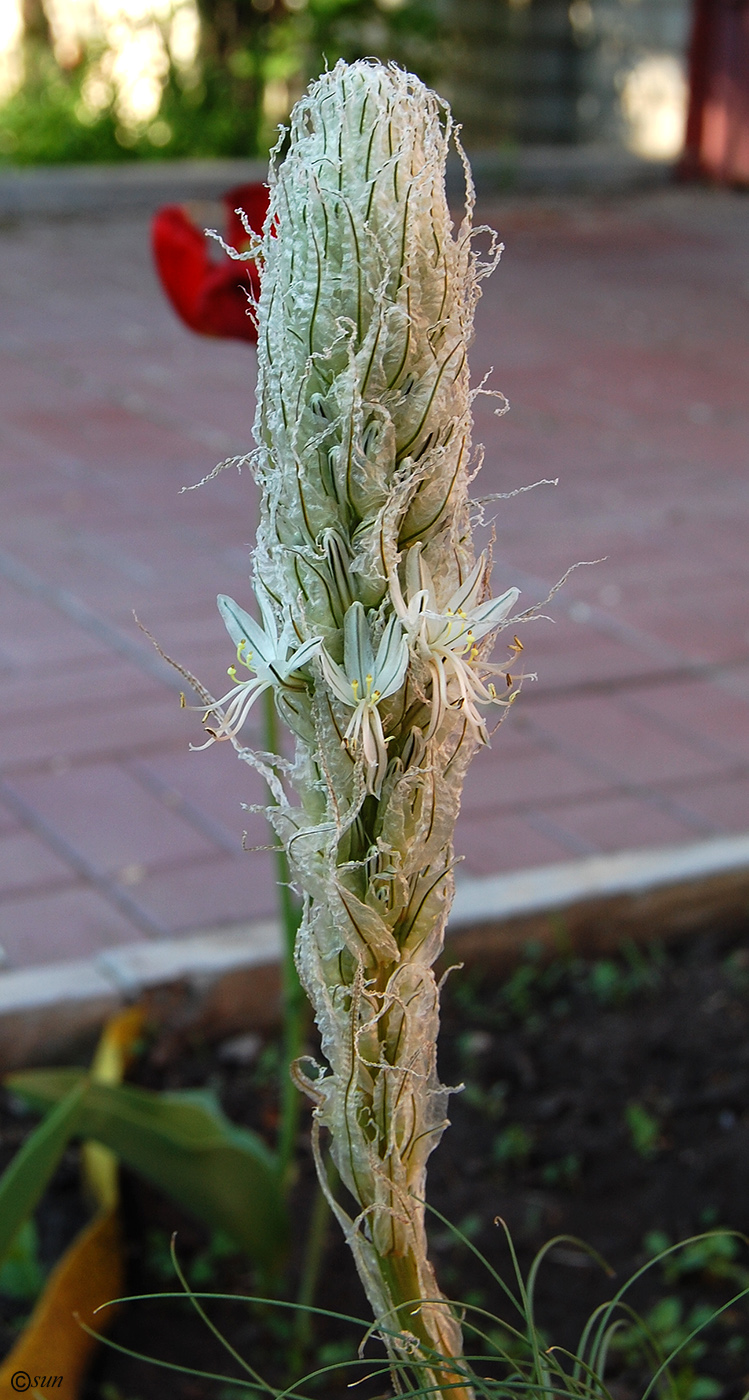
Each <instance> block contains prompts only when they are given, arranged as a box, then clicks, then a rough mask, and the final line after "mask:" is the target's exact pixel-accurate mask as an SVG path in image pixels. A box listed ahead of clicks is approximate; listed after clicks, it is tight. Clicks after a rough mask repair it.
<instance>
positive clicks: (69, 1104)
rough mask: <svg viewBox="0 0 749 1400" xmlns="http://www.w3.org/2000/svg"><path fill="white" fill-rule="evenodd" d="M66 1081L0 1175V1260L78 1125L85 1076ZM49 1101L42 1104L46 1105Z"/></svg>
mask: <svg viewBox="0 0 749 1400" xmlns="http://www.w3.org/2000/svg"><path fill="white" fill-rule="evenodd" d="M77 1081H78V1082H77V1083H75V1084H68V1085H66V1086H65V1088H63V1089H62V1092H61V1093H60V1094H58V1095H57V1096H56V1097H55V1098H54V1099H53V1100H51V1104H52V1105H54V1106H53V1107H52V1112H51V1113H50V1114H49V1115H48V1117H47V1118H45V1119H44V1122H42V1123H40V1124H39V1127H38V1128H36V1129H35V1130H34V1132H33V1133H32V1134H31V1136H30V1137H28V1138H27V1139H26V1141H25V1143H24V1144H23V1147H22V1148H20V1150H19V1151H18V1152H17V1153H16V1155H15V1157H14V1158H13V1161H12V1162H11V1163H10V1166H8V1167H7V1168H6V1170H5V1172H4V1173H3V1176H2V1177H1V1178H0V1260H2V1259H4V1258H5V1256H6V1254H7V1253H8V1250H9V1248H10V1245H11V1244H12V1243H13V1240H14V1238H15V1236H16V1234H17V1232H18V1230H20V1228H21V1226H22V1225H23V1223H24V1221H25V1220H27V1219H28V1217H29V1216H30V1215H31V1212H32V1211H33V1210H34V1207H35V1206H36V1203H37V1201H38V1200H39V1198H40V1196H41V1195H42V1192H43V1191H44V1188H45V1186H46V1185H47V1182H48V1181H49V1179H50V1177H51V1176H52V1173H53V1172H54V1170H55V1168H56V1166H57V1163H58V1162H59V1160H60V1158H61V1157H62V1154H63V1152H64V1151H65V1148H66V1147H67V1144H68V1142H69V1141H70V1138H71V1137H72V1135H73V1133H74V1132H75V1131H76V1130H77V1128H78V1123H79V1118H80V1111H81V1105H82V1100H83V1094H84V1090H85V1075H84V1074H82V1073H79V1074H77ZM49 1106H50V1101H48V1102H47V1103H46V1104H45V1105H44V1107H45V1108H46V1107H49Z"/></svg>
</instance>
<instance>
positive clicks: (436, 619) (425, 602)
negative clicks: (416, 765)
mask: <svg viewBox="0 0 749 1400" xmlns="http://www.w3.org/2000/svg"><path fill="white" fill-rule="evenodd" d="M485 572H486V559H485V556H484V555H483V554H482V555H481V557H480V558H479V559H478V560H477V561H476V564H475V566H474V568H473V570H472V571H471V574H470V575H469V577H468V578H467V579H466V581H465V583H464V584H462V585H461V587H460V588H457V589H456V590H455V592H454V593H453V594H452V595H451V596H450V598H448V600H447V603H446V604H445V606H444V608H440V607H439V605H438V603H437V595H436V589H435V586H434V580H433V578H432V575H431V573H430V572H429V568H428V567H427V564H426V562H425V560H424V558H423V557H422V553H421V545H418V544H417V545H414V546H413V548H412V549H411V550H409V553H408V557H407V559H406V598H407V600H408V601H407V602H406V601H405V600H404V599H403V595H402V594H401V591H400V588H399V587H398V586H397V585H396V587H395V588H393V587H392V585H391V594H392V597H393V604H394V606H395V609H396V612H397V613H398V615H399V616H400V619H401V622H402V624H403V627H404V629H405V632H406V635H407V637H408V641H409V645H410V646H411V647H412V649H413V651H414V652H415V653H416V655H417V656H419V657H421V660H422V661H424V662H425V663H426V665H427V666H428V668H429V671H430V673H431V678H432V713H431V718H430V721H429V728H428V729H427V731H426V735H425V737H426V738H427V739H431V737H432V735H434V734H435V733H436V732H437V730H438V729H439V726H440V724H441V723H442V720H443V718H444V715H445V711H446V710H447V709H448V708H449V707H451V706H456V705H457V706H459V707H460V708H462V710H463V713H464V714H465V716H466V718H467V720H468V724H469V726H470V728H471V730H472V732H473V734H474V736H475V738H476V739H477V740H478V742H479V743H480V744H487V743H488V742H489V736H488V734H487V731H486V724H485V723H484V719H483V717H482V715H481V714H480V713H479V710H478V708H477V706H478V705H493V704H502V703H505V702H504V701H503V700H502V699H500V697H498V696H497V694H496V692H495V690H494V687H493V686H492V685H490V686H486V685H485V684H484V682H483V681H482V680H481V678H480V677H479V675H478V673H477V670H476V662H480V655H479V650H478V643H479V642H480V641H482V640H483V638H484V637H486V636H488V635H489V633H490V632H493V631H494V630H495V628H497V627H500V626H501V624H502V623H503V622H504V621H505V619H506V618H507V616H508V614H509V613H510V612H511V611H512V609H513V608H514V606H515V603H516V602H517V600H518V597H519V596H520V590H519V589H517V588H508V589H507V592H506V593H503V594H502V595H501V597H498V598H488V599H487V600H486V601H485V602H483V603H480V602H479V597H480V595H481V590H482V585H483V580H484V574H485ZM480 664H482V665H483V670H484V671H485V672H486V671H500V670H501V671H504V668H503V667H492V666H487V665H486V663H480Z"/></svg>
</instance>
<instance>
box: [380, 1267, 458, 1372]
mask: <svg viewBox="0 0 749 1400" xmlns="http://www.w3.org/2000/svg"><path fill="white" fill-rule="evenodd" d="M380 1269H381V1270H382V1276H383V1278H384V1279H385V1282H386V1284H387V1288H388V1291H389V1293H390V1297H391V1298H392V1299H393V1301H394V1303H395V1311H396V1317H395V1319H392V1320H390V1322H389V1326H391V1327H392V1325H393V1322H395V1324H396V1326H397V1327H398V1328H400V1330H401V1331H403V1332H406V1333H409V1334H410V1335H411V1336H415V1337H417V1338H418V1340H419V1341H420V1342H421V1343H422V1345H423V1347H424V1361H422V1363H421V1365H420V1368H419V1376H420V1383H421V1384H424V1383H426V1384H427V1385H428V1386H429V1387H430V1394H432V1395H433V1396H434V1397H435V1400H437V1397H442V1400H475V1396H474V1392H473V1389H472V1387H471V1385H470V1381H469V1380H468V1375H467V1372H468V1370H469V1368H468V1367H467V1366H466V1364H465V1362H464V1361H463V1360H462V1358H461V1357H459V1356H455V1357H452V1356H451V1355H450V1353H449V1351H448V1348H447V1346H446V1345H445V1344H444V1343H442V1344H441V1343H440V1342H439V1340H438V1339H437V1338H436V1337H435V1336H434V1335H433V1333H432V1330H431V1329H430V1328H429V1327H428V1326H427V1325H426V1323H425V1321H424V1318H423V1317H422V1313H421V1303H420V1301H419V1300H420V1298H421V1284H420V1282H419V1270H418V1266H417V1263H416V1260H415V1258H414V1257H413V1255H412V1254H405V1255H401V1256H397V1255H394V1254H390V1255H387V1256H384V1257H383V1256H382V1255H381V1256H380ZM440 1353H441V1355H440ZM451 1360H454V1361H455V1362H456V1369H455V1370H453V1369H452V1367H451V1365H450V1362H451ZM422 1372H423V1374H422ZM430 1373H431V1378H430Z"/></svg>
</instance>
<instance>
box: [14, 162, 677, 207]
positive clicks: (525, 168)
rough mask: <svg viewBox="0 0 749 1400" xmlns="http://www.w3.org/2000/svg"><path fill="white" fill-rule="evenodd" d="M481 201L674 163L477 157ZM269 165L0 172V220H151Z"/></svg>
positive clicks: (624, 185) (559, 190)
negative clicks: (165, 207)
mask: <svg viewBox="0 0 749 1400" xmlns="http://www.w3.org/2000/svg"><path fill="white" fill-rule="evenodd" d="M471 164H472V167H473V174H474V179H475V181H476V188H477V191H478V193H479V195H481V196H491V195H496V194H500V193H505V194H554V195H562V194H573V193H580V192H587V193H599V194H614V193H624V192H625V191H631V190H635V189H646V188H650V187H652V186H654V185H662V184H665V183H667V181H668V180H669V179H670V178H671V177H672V175H673V165H672V164H671V163H670V162H668V161H647V160H642V159H641V158H640V157H639V156H635V155H632V154H631V152H629V151H625V150H622V149H620V148H618V147H608V146H527V147H522V148H519V149H517V150H514V151H476V152H474V153H473V154H472V156H471ZM267 170H268V165H267V161H262V160H187V161H154V162H152V163H151V162H147V161H133V162H130V163H123V164H122V165H70V166H61V165H57V166H30V167H17V168H13V167H10V166H5V167H0V220H9V219H24V218H60V217H67V218H72V217H76V216H79V217H80V216H82V215H95V216H108V217H111V216H113V215H118V214H119V215H122V214H130V213H138V212H139V213H153V211H154V210H155V209H158V208H159V206H160V205H162V204H184V203H187V202H189V201H192V200H200V201H206V200H216V199H218V198H219V197H220V196H221V195H222V194H223V193H224V191H225V190H228V189H231V187H232V185H239V184H244V183H246V182H249V181H252V180H264V179H265V177H266V174H267ZM447 184H448V192H449V194H450V196H451V197H454V198H456V199H459V198H460V196H461V193H462V190H463V171H462V167H461V165H460V162H459V160H458V159H457V158H453V159H451V161H450V162H449V164H448V175H447Z"/></svg>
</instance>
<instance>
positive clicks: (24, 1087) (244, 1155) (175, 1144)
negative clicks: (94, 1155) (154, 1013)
mask: <svg viewBox="0 0 749 1400" xmlns="http://www.w3.org/2000/svg"><path fill="white" fill-rule="evenodd" d="M85 1079H86V1077H85V1075H83V1073H82V1072H81V1071H79V1070H72V1069H61V1070H26V1071H24V1072H23V1073H19V1074H13V1075H10V1076H9V1077H8V1079H7V1080H6V1083H7V1085H8V1087H9V1088H10V1089H12V1091H13V1092H14V1093H16V1094H20V1095H21V1096H22V1097H23V1098H25V1099H27V1100H28V1101H29V1103H32V1104H33V1105H34V1106H35V1107H37V1108H47V1107H49V1105H50V1104H53V1103H56V1102H59V1100H60V1099H62V1098H63V1097H64V1096H65V1095H66V1094H69V1093H70V1092H71V1088H72V1087H73V1086H74V1085H76V1084H85V1094H84V1097H83V1102H82V1104H81V1109H80V1115H79V1118H78V1121H77V1124H76V1131H77V1132H78V1133H79V1134H80V1135H82V1136H83V1137H87V1138H95V1139H96V1141H97V1142H101V1143H103V1144H104V1145H105V1146H106V1147H109V1148H111V1150H112V1151H113V1152H116V1153H117V1155H118V1157H120V1159H121V1160H122V1161H123V1162H126V1163H127V1165H128V1166H129V1167H132V1168H133V1169H134V1170H135V1171H137V1172H140V1173H141V1174H142V1175H143V1176H145V1177H147V1178H148V1180H149V1181H151V1182H153V1184H154V1185H155V1186H158V1187H159V1188H160V1190H162V1191H164V1192H165V1194H166V1195H169V1196H171V1197H172V1198H173V1199H174V1200H175V1201H178V1202H179V1204H180V1205H182V1206H184V1207H185V1208H186V1209H187V1210H189V1211H191V1212H192V1213H193V1214H194V1215H197V1216H198V1218H199V1219H201V1220H203V1221H204V1222H205V1223H206V1224H207V1225H209V1226H210V1227H211V1228H212V1229H217V1230H224V1231H226V1233H227V1234H229V1235H231V1237H232V1238H233V1239H235V1240H236V1242H237V1244H238V1245H239V1246H240V1247H241V1248H242V1249H245V1250H246V1251H247V1253H248V1254H249V1255H250V1256H251V1257H252V1258H253V1259H254V1260H255V1262H256V1263H258V1264H259V1265H260V1266H261V1267H262V1268H263V1269H265V1270H267V1271H273V1270H274V1269H276V1268H277V1267H278V1265H279V1263H280V1262H281V1260H282V1257H283V1253H284V1250H285V1247H286V1241H287V1234H288V1222H287V1218H286V1211H285V1207H284V1203H283V1198H282V1194H281V1189H280V1184H279V1178H278V1172H277V1168H276V1159H275V1157H274V1155H273V1153H272V1152H271V1151H270V1150H269V1149H268V1148H267V1147H266V1145H265V1143H264V1142H263V1141H262V1139H261V1138H260V1137H258V1136H257V1135H256V1134H255V1133H252V1132H249V1131H248V1130H247V1129H244V1128H237V1127H235V1125H234V1124H233V1123H231V1122H230V1121H229V1119H228V1118H226V1117H225V1115H224V1114H223V1113H222V1111H221V1109H220V1107H219V1105H218V1103H217V1101H216V1099H215V1097H214V1095H213V1094H211V1093H209V1092H207V1091H204V1090H196V1091H185V1092H182V1093H171V1094H159V1093H154V1092H153V1091H152V1090H149V1089H139V1088H135V1087H134V1086H132V1085H122V1084H118V1085H110V1084H96V1083H91V1082H88V1083H87V1084H86V1083H85Z"/></svg>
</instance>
